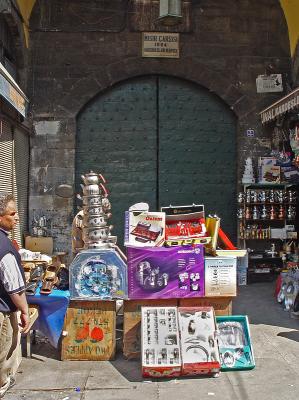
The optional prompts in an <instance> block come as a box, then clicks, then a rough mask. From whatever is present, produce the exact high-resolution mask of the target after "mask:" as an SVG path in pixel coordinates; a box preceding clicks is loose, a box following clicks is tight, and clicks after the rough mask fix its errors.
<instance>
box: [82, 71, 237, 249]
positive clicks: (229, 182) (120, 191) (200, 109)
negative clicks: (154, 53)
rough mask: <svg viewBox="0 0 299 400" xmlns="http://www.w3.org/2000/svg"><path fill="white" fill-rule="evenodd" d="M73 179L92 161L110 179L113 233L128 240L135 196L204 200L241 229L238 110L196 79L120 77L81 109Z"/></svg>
mask: <svg viewBox="0 0 299 400" xmlns="http://www.w3.org/2000/svg"><path fill="white" fill-rule="evenodd" d="M75 168H76V186H77V190H80V189H79V184H80V175H81V174H82V173H84V172H86V171H88V170H89V169H92V170H94V171H98V172H101V173H103V174H104V176H105V177H106V178H107V180H108V181H109V184H108V188H109V189H110V192H111V195H110V199H111V203H112V213H113V218H112V224H113V225H114V227H115V228H114V231H113V233H114V234H116V235H117V236H118V237H119V244H122V243H123V227H124V212H125V210H127V209H128V208H129V207H130V206H131V205H132V204H134V203H137V202H143V201H144V202H147V203H149V204H150V209H151V210H158V209H159V208H160V207H161V206H167V205H169V204H172V205H183V204H192V203H197V204H204V205H205V208H206V214H209V213H217V214H218V215H219V216H220V217H221V218H222V227H223V228H224V229H225V231H226V232H228V234H229V235H231V236H232V237H233V238H235V237H236V232H235V230H236V208H235V203H236V201H235V186H236V118H235V116H234V114H233V113H232V112H231V110H230V109H229V108H228V106H227V105H226V104H225V103H224V102H223V101H222V100H220V99H219V98H218V97H217V96H216V95H215V94H212V93H210V92H209V91H208V90H207V89H205V88H203V87H201V86H198V85H195V84H193V83H191V82H188V81H185V80H181V79H177V78H172V77H167V76H145V77H139V78H136V79H132V80H128V81H125V82H122V83H120V84H118V85H116V86H114V87H112V88H111V89H110V90H108V91H106V92H105V93H103V94H100V95H99V96H97V97H95V98H94V99H93V100H92V101H91V102H89V103H88V104H87V105H86V106H85V107H84V109H83V110H82V111H81V112H80V114H79V115H78V119H77V135H76V166H75Z"/></svg>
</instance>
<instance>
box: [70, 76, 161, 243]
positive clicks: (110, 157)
mask: <svg viewBox="0 0 299 400" xmlns="http://www.w3.org/2000/svg"><path fill="white" fill-rule="evenodd" d="M77 126H78V130H77V143H76V186H77V190H78V191H80V185H79V183H80V182H81V179H80V175H81V174H82V173H85V172H88V171H89V170H90V169H91V170H93V171H95V172H99V173H102V174H103V175H104V177H105V178H106V179H107V181H108V183H107V188H108V190H109V191H110V197H109V199H110V201H111V204H112V219H111V223H112V225H113V226H114V229H113V231H112V234H113V235H117V236H118V243H119V244H120V245H122V244H123V229H124V218H125V217H124V213H125V210H128V208H129V207H130V206H131V205H132V204H134V203H137V202H138V203H139V202H147V203H149V205H150V208H151V209H152V210H155V209H156V205H157V204H156V192H157V172H156V165H157V106H156V78H155V77H146V78H139V79H137V80H132V81H127V82H125V83H123V84H121V85H119V86H115V87H113V88H112V89H111V90H110V91H108V92H106V93H104V94H102V95H100V96H98V97H96V98H95V99H94V100H93V101H92V102H91V103H89V104H88V105H87V106H86V107H85V109H84V110H83V111H82V112H81V113H80V115H79V117H78V124H77Z"/></svg>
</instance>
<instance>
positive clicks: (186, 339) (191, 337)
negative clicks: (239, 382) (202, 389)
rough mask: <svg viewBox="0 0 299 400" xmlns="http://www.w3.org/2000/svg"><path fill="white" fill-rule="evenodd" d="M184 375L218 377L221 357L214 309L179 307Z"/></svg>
mask: <svg viewBox="0 0 299 400" xmlns="http://www.w3.org/2000/svg"><path fill="white" fill-rule="evenodd" d="M178 319H179V329H180V336H181V354H182V375H201V374H212V375H218V374H219V371H220V356H219V350H218V342H217V335H216V322H215V314H214V309H213V307H179V308H178Z"/></svg>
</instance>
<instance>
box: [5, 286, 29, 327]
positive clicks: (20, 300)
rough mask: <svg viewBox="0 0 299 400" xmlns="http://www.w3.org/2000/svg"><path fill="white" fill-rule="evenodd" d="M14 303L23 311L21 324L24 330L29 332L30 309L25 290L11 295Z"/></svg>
mask: <svg viewBox="0 0 299 400" xmlns="http://www.w3.org/2000/svg"><path fill="white" fill-rule="evenodd" d="M9 296H10V298H11V300H12V302H13V303H14V305H15V306H16V307H17V309H18V310H20V311H21V326H22V332H23V333H28V332H29V324H30V318H29V311H28V303H27V299H26V296H25V292H19V293H14V294H10V295H9Z"/></svg>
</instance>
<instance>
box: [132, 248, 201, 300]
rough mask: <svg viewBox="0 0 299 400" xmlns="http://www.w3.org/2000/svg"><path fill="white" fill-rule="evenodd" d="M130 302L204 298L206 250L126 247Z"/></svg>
mask: <svg viewBox="0 0 299 400" xmlns="http://www.w3.org/2000/svg"><path fill="white" fill-rule="evenodd" d="M127 256H128V296H129V298H130V299H162V298H163V299H167V298H168V299H169V298H185V297H202V296H204V247H203V245H201V244H197V245H194V246H190V245H187V246H175V247H159V248H157V247H156V248H153V247H144V248H138V247H132V246H129V247H128V248H127Z"/></svg>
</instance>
